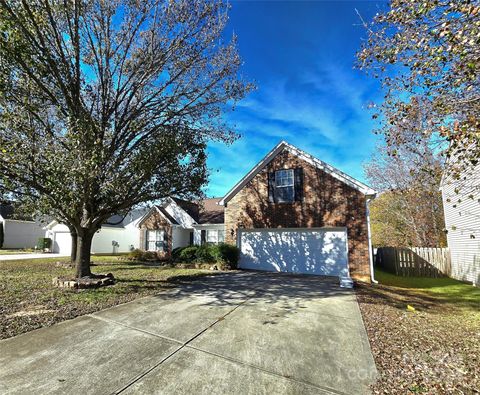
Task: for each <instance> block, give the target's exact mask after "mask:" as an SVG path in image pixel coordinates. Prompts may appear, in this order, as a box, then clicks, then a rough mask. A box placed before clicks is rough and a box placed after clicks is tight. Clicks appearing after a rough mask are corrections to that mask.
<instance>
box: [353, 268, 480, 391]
mask: <svg viewBox="0 0 480 395" xmlns="http://www.w3.org/2000/svg"><path fill="white" fill-rule="evenodd" d="M375 277H376V279H377V280H378V281H379V284H378V285H375V286H370V285H361V286H360V287H358V288H357V298H358V302H359V305H360V309H361V311H362V316H363V320H364V322H365V327H366V329H367V332H368V336H369V339H370V345H371V348H372V352H373V356H374V358H375V363H376V365H377V368H378V370H379V373H380V376H379V380H378V381H377V383H376V384H375V385H374V386H373V388H372V389H373V392H374V393H379V394H387V393H388V394H405V393H458V394H472V393H476V392H477V391H479V390H480V289H479V288H475V287H473V286H471V285H468V284H465V283H462V282H459V281H456V280H453V279H450V278H438V279H434V278H412V277H399V276H395V275H392V274H389V273H386V272H383V271H380V270H376V271H375ZM407 306H411V307H410V308H408V307H407ZM412 308H413V309H412Z"/></svg>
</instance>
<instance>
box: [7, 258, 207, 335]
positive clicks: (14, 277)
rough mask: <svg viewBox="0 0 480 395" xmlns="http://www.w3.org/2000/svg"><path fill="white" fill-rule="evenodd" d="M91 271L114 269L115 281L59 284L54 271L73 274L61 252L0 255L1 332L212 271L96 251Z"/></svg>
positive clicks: (83, 311) (95, 308) (66, 316)
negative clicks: (93, 285)
mask: <svg viewBox="0 0 480 395" xmlns="http://www.w3.org/2000/svg"><path fill="white" fill-rule="evenodd" d="M92 259H93V262H95V264H96V266H94V267H93V268H92V271H93V272H94V273H109V272H110V273H113V275H114V276H115V279H116V284H115V285H113V286H108V287H103V288H98V289H90V290H80V291H76V290H63V289H59V288H56V287H54V286H53V285H52V279H53V277H57V276H68V275H72V274H73V271H74V270H73V269H71V268H65V267H61V266H58V265H57V263H56V262H57V261H58V260H59V258H49V259H30V260H17V261H0V301H1V304H0V338H7V337H11V336H15V335H18V334H20V333H23V332H27V331H30V330H32V329H36V328H40V327H43V326H48V325H52V324H54V323H56V322H60V321H63V320H66V319H71V318H74V317H77V316H79V315H83V314H88V313H92V312H94V311H98V310H101V309H104V308H107V307H110V306H114V305H117V304H119V303H125V302H128V301H131V300H133V299H136V298H139V297H142V296H147V295H153V294H156V293H158V292H159V291H162V290H165V289H168V288H172V287H175V286H176V285H175V283H176V282H178V281H181V280H185V281H187V280H188V281H190V280H194V279H195V277H198V276H205V275H211V274H212V272H210V271H207V270H196V269H177V268H167V267H161V266H156V265H148V264H138V263H130V262H127V261H121V260H119V259H118V257H110V256H95V257H93V258H92Z"/></svg>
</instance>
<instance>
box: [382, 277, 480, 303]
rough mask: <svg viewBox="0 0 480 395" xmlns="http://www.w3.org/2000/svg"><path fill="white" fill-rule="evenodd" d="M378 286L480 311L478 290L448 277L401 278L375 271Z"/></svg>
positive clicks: (479, 289) (479, 291) (479, 293)
mask: <svg viewBox="0 0 480 395" xmlns="http://www.w3.org/2000/svg"><path fill="white" fill-rule="evenodd" d="M375 279H376V280H377V281H378V282H379V284H381V285H384V286H388V287H395V288H400V289H402V290H403V291H404V293H407V292H412V293H413V294H415V295H421V294H423V295H425V296H428V297H429V298H431V299H432V300H436V301H438V302H439V303H445V304H452V305H458V307H468V308H473V309H474V310H480V288H478V287H474V286H472V285H470V284H467V283H464V282H461V281H458V280H454V279H452V278H448V277H442V278H428V277H402V276H396V275H394V274H391V273H387V272H385V271H383V270H380V269H375Z"/></svg>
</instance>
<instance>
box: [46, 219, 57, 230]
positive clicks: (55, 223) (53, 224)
mask: <svg viewBox="0 0 480 395" xmlns="http://www.w3.org/2000/svg"><path fill="white" fill-rule="evenodd" d="M55 225H58V221H57V220H53V221H52V222H50V223H49V224H47V225H45V226H44V227H43V229H44V230H50V229H52V228H53V227H54V226H55Z"/></svg>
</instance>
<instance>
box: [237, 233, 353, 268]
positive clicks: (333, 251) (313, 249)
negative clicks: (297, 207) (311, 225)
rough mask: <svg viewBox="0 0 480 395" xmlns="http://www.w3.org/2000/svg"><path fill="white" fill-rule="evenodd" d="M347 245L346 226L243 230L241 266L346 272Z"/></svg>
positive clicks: (241, 237) (241, 235)
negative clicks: (324, 228) (344, 227)
mask: <svg viewBox="0 0 480 395" xmlns="http://www.w3.org/2000/svg"><path fill="white" fill-rule="evenodd" d="M346 245H347V237H346V233H345V231H343V230H315V231H314V230H292V231H287V230H262V231H242V232H241V234H240V248H241V257H240V267H241V268H243V269H255V270H265V271H275V272H291V273H305V274H317V275H326V276H347V275H348V266H347V247H346Z"/></svg>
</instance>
